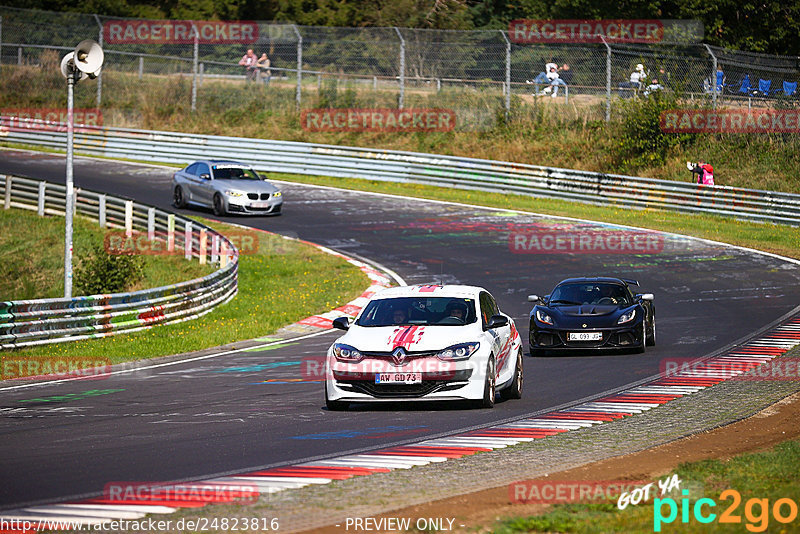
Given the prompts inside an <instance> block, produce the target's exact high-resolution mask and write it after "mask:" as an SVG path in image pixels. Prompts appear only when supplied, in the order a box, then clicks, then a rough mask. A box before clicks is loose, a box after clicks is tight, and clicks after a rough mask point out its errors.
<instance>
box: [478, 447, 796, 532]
mask: <svg viewBox="0 0 800 534" xmlns="http://www.w3.org/2000/svg"><path fill="white" fill-rule="evenodd" d="M676 473H677V475H678V478H679V479H680V480H681V481H684V484H683V486H684V487H686V486H689V488H690V489H689V490H688V491H689V495H688V496H683V495H681V494H680V493H679V492H677V491H675V492H673V494H671V495H669V496H665V498H664V499H665V500H666V499H672V500H673V501H674V503H675V508H676V511H677V515H676V517H674V518H673V519H672V521H671V522H666V521H658V522H657V521H656V520H655V516H654V514H655V515H656V516H658V517H659V518H668V517H669V516H670V508H669V506H670V505H669V504H668V503H667V504H661V505H659V506H658V507H657V508H656V509H654V500H653V497H652V496H651V498H650V500H649V502H645V503H642V504H639V505H636V506H627V507H626V508H625V509H624V510H619V509H618V508H617V505H616V501H614V502H611V501H608V502H598V503H592V504H559V505H553V506H552V507H551V509H550V510H549V511H548V512H547V513H545V514H543V515H537V516H531V517H517V518H512V519H507V520H504V521H500V522H498V523H497V524H495V525H493V526H492V527H491V532H495V533H496V534H513V533H516V532H577V533H584V532H585V533H594V532H654V529H655V527H656V524H657V523H658V526H659V530H657V531H660V532H677V531H686V530H687V529H688V530H690V531H691V532H746V531H749V532H764V531H767V529H769V530H768V531H769V532H796V531H797V524H798V523H797V504H796V503H797V497H798V492H797V479H798V477H799V476H800V443H798V442H796V441H788V442H785V443H781V444H780V445H778V446H776V447H774V448H773V449H771V450H768V451H764V452H759V453H753V454H745V455H741V456H737V457H735V458H732V459H730V460H726V461H722V460H706V461H702V462H693V463H687V464H682V465H681V466H679V467H678V469H677V470H676ZM666 478H667V477H661V479H662V480H664V479H666ZM654 488H655V489H656V490H657V489H658V488H657V486H656V485H655V484H654ZM693 490H694V491H693ZM726 490H733V491H735V492H736V494H734V493H731V492H730V491H728V492H726ZM736 495H739V497H740V500H739V501H737V500H736ZM684 498H686V499H688V501H687V502H688V503H689V504H687V505H686V508H687V515H686V520H685V521H684V518H683V516H682V499H684ZM701 498H706V499H710V500H711V501H713V502H714V503H716V505H715V506H714V507H711V506H710V504H709V501H705V504H703V505H702V507H701V512H702V515H703V516H705V517H708V516H710V515H711V514H713V515H714V518H713V520H712V521H709V522H707V524H703V523H701V522H699V521H698V520H697V518H696V516H695V513H694V511H695V503H696V502H697V500H698V499H701ZM751 499H753V500H754V502H753V501H751ZM780 499H783V502H782V506H781V507H780V511H779V513H780V515H781V517H784V518H788V517H791V516H792V512H791V511H792V510H794V518H793V519H792V520H791V521H789V522H788V523H789V524H786V522H785V521H784V522H779V521H778V520H777V519H776V514H775V513H774V505H775V503H776V502H777V501H778V500H780ZM787 500H788V501H791V503H793V504H791V505H790V504H787ZM726 510H728V511H729V512H730V517H728V518H727V519H728V521H727V522H722V521H721V519H722V517H723V515H724V514H723V513H724V512H725V511H726ZM734 520H735V521H734Z"/></svg>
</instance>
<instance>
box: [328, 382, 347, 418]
mask: <svg viewBox="0 0 800 534" xmlns="http://www.w3.org/2000/svg"><path fill="white" fill-rule="evenodd" d="M325 407H326V408H327V409H328V410H330V411H331V412H340V411H342V410H346V409H348V408H349V407H350V403H349V402H345V401H337V400H331V399H329V398H328V386H327V385H325Z"/></svg>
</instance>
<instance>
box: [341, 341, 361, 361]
mask: <svg viewBox="0 0 800 534" xmlns="http://www.w3.org/2000/svg"><path fill="white" fill-rule="evenodd" d="M333 355H334V356H336V359H337V360H339V361H340V362H350V363H357V362H360V361H361V360H363V359H364V355H363V354H361V352H359V351H358V349H357V348H355V347H351V346H350V345H345V344H344V343H335V344H334V345H333Z"/></svg>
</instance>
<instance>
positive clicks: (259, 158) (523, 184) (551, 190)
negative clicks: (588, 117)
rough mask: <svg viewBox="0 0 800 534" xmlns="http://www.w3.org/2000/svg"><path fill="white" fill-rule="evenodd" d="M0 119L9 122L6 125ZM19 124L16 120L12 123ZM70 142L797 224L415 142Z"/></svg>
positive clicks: (736, 198) (121, 152)
mask: <svg viewBox="0 0 800 534" xmlns="http://www.w3.org/2000/svg"><path fill="white" fill-rule="evenodd" d="M2 125H14V126H13V127H8V126H6V127H5V128H3V126H2ZM21 126H24V127H21ZM60 126H61V127H59V125H53V124H47V123H44V122H43V121H36V120H29V121H27V122H26V123H24V124H21V123H20V122H19V121H16V122H13V121H10V120H8V121H7V120H6V119H5V118H0V141H2V140H5V141H7V142H12V143H20V144H25V145H36V146H45V147H50V148H57V149H61V148H62V147H64V146H66V140H65V136H66V134H65V133H64V132H61V131H55V130H60V129H63V125H60ZM78 130H79V131H78V132H76V134H75V147H76V150H78V151H80V152H82V153H84V154H91V155H97V156H105V157H112V158H131V159H137V160H143V161H153V162H162V163H177V164H184V163H188V162H190V161H192V160H194V159H201V158H232V159H237V160H244V161H247V162H250V163H252V164H253V165H254V166H255V167H256V168H257V169H259V170H265V171H273V172H286V173H293V174H307V175H317V176H336V177H350V178H365V179H369V180H383V181H391V182H410V183H420V184H429V185H438V186H444V187H456V188H460V189H474V190H479V191H490V192H501V193H515V194H521V195H530V196H537V197H548V198H559V199H564V200H572V201H578V202H585V203H591V204H598V205H615V206H622V207H631V208H659V209H667V210H677V211H682V212H690V213H706V214H713V215H720V216H726V217H736V218H740V219H747V220H753V221H763V222H772V223H780V224H790V225H800V195H795V194H790V193H777V192H770V191H759V190H754V189H742V188H736V187H727V186H703V185H699V184H693V183H689V182H673V181H668V180H655V179H651V178H637V177H634V176H624V175H618V174H602V173H596V172H589V171H577V170H570V169H558V168H553V167H541V166H537V165H526V164H521V163H509V162H502V161H492V160H483V159H474V158H463V157H456V156H441V155H435V154H423V153H415V152H400V151H390V150H379V149H367V148H356V147H343V146H331V145H316V144H309V143H295V142H289V141H271V140H262V139H247V138H240V137H222V136H212V135H196V134H185V133H175V132H158V131H147V130H133V129H123V128H87V127H81V128H78Z"/></svg>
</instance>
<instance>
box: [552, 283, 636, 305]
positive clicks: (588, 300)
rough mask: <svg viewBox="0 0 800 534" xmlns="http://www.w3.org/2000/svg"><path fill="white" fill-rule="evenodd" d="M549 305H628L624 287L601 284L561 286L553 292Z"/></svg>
mask: <svg viewBox="0 0 800 534" xmlns="http://www.w3.org/2000/svg"><path fill="white" fill-rule="evenodd" d="M549 303H550V304H565V305H571V304H572V305H577V304H601V305H602V304H610V305H623V306H628V305H630V301H629V299H628V292H627V291H626V290H625V287H624V286H622V285H620V284H614V283H603V282H599V283H598V282H593V283H577V284H562V285H560V286H558V287H556V288H555V290H553V293H552V294H551V295H550V301H549Z"/></svg>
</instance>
